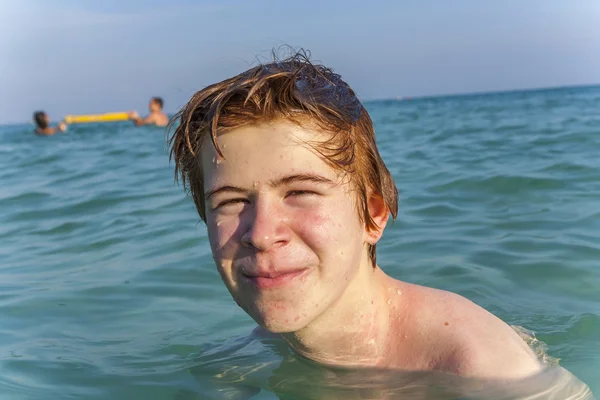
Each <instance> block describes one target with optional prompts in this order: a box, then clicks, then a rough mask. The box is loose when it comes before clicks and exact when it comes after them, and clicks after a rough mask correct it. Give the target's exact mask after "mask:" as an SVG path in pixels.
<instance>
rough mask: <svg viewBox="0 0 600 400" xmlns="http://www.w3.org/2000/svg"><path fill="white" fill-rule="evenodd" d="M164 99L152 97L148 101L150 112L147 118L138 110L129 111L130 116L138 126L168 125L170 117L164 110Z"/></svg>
mask: <svg viewBox="0 0 600 400" xmlns="http://www.w3.org/2000/svg"><path fill="white" fill-rule="evenodd" d="M163 105H164V102H163V99H162V98H161V97H152V98H151V99H150V102H149V103H148V111H149V112H150V114H148V115H147V116H146V118H142V117H140V115H139V114H138V113H137V112H136V111H131V112H130V113H129V118H130V119H132V120H133V123H134V124H135V125H136V126H141V125H156V126H167V123H168V122H169V117H167V114H165V113H164V112H163V110H162V109H163Z"/></svg>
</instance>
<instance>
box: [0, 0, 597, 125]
mask: <svg viewBox="0 0 600 400" xmlns="http://www.w3.org/2000/svg"><path fill="white" fill-rule="evenodd" d="M284 45H289V46H292V47H294V48H304V49H307V50H309V51H310V52H311V54H312V59H313V60H314V61H317V62H322V63H324V64H326V65H327V66H329V67H332V68H333V69H334V70H335V71H336V72H338V73H340V74H341V75H342V76H343V77H344V79H345V80H346V81H347V82H348V83H349V84H350V86H352V87H353V88H354V89H355V91H356V92H357V93H358V95H359V96H360V98H361V99H364V100H370V99H382V98H396V97H406V96H411V97H417V96H431V95H444V94H457V93H472V92H487V91H504V90H515V89H527V88H539V87H556V86H567V85H585V84H600V1H598V0H569V1H565V0H502V1H492V0H453V1H448V0H395V1H383V0H369V1H365V0H360V1H358V0H346V1H338V0H321V1H314V0H302V1H281V0H280V1H270V0H253V1H242V0H219V1H217V0H196V1H192V0H169V1H166V0H146V1H140V0H131V1H127V0H121V1H116V0H102V1H98V0H94V1H90V0H20V1H18V2H17V1H13V0H0V123H12V122H25V121H30V119H31V115H32V112H33V111H35V110H38V109H43V110H45V111H47V112H48V113H49V115H50V117H51V118H52V119H53V120H58V119H61V118H62V117H63V116H64V115H66V114H82V113H99V112H109V111H129V110H137V111H139V112H140V113H145V112H146V111H147V103H148V100H149V98H150V97H151V96H162V97H163V98H164V100H165V109H166V111H167V112H175V111H177V110H178V109H179V108H180V107H182V106H183V105H184V104H185V102H186V101H187V100H189V98H190V96H191V95H192V94H193V93H194V92H196V91H197V90H200V89H202V88H203V87H205V86H207V85H209V84H211V83H215V82H218V81H221V80H223V79H226V78H228V77H230V76H233V75H235V74H238V73H240V72H242V71H244V70H246V69H248V68H250V67H252V66H254V65H256V63H257V62H260V61H268V60H269V57H270V54H271V50H272V49H273V48H279V47H281V46H284Z"/></svg>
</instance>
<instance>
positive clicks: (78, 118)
mask: <svg viewBox="0 0 600 400" xmlns="http://www.w3.org/2000/svg"><path fill="white" fill-rule="evenodd" d="M128 119H129V115H128V113H126V112H111V113H104V114H88V115H67V116H65V122H66V123H67V124H85V123H88V122H113V121H126V120H128Z"/></svg>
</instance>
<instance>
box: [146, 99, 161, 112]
mask: <svg viewBox="0 0 600 400" xmlns="http://www.w3.org/2000/svg"><path fill="white" fill-rule="evenodd" d="M148 111H150V112H156V111H160V106H159V105H158V103H157V102H156V101H154V100H150V102H149V103H148Z"/></svg>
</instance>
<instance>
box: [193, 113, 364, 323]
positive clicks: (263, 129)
mask: <svg viewBox="0 0 600 400" xmlns="http://www.w3.org/2000/svg"><path fill="white" fill-rule="evenodd" d="M324 139H326V136H325V135H324V134H323V133H322V132H320V131H319V130H317V129H311V128H302V127H299V126H298V125H295V124H292V123H290V122H287V121H276V122H273V123H270V124H263V125H257V126H248V127H241V128H236V129H233V130H231V131H228V132H226V133H223V134H220V135H219V137H218V140H219V145H220V147H221V149H222V151H223V154H224V156H225V160H223V161H220V160H218V157H217V155H216V152H215V150H214V148H213V146H212V144H211V143H210V139H206V140H205V142H204V144H203V149H202V167H203V171H204V193H205V199H206V223H207V227H208V235H209V239H210V244H211V249H212V253H213V257H214V259H215V262H216V264H217V268H218V270H219V273H220V274H221V277H222V279H223V281H224V282H225V285H226V286H227V289H229V292H230V293H231V295H232V296H233V298H234V299H235V301H236V302H237V303H238V304H239V305H240V306H241V307H242V308H243V309H244V310H245V311H246V312H247V313H248V314H249V315H250V316H251V317H252V318H254V320H255V321H256V322H257V323H259V324H260V325H262V326H263V327H265V328H267V329H268V330H270V331H273V332H292V331H296V330H299V329H301V328H303V327H305V326H306V325H307V324H309V323H310V322H312V321H313V320H314V319H315V318H317V317H318V316H319V315H320V314H321V313H322V312H323V311H325V310H327V309H328V308H329V307H330V306H331V305H332V304H333V303H334V302H335V301H336V300H338V299H339V298H340V297H341V296H342V295H343V294H344V291H345V289H346V287H347V286H348V284H349V282H350V281H351V280H352V278H353V277H354V275H355V274H356V273H357V271H358V268H359V265H360V264H361V262H363V263H364V261H365V257H367V256H366V245H365V240H366V230H365V227H364V225H363V224H362V223H361V222H360V220H359V217H358V211H357V208H356V203H355V200H354V198H355V194H354V192H353V191H352V189H351V185H350V184H349V183H348V181H347V179H343V178H342V177H341V176H340V174H339V172H338V171H336V170H334V169H332V168H331V167H330V166H329V165H327V164H326V163H325V162H324V161H323V160H322V159H321V157H320V156H318V155H317V154H316V153H315V152H314V150H312V149H311V148H310V147H308V146H307V145H306V144H305V142H306V141H310V140H312V141H314V140H324ZM211 193H212V194H211ZM367 261H368V259H367ZM367 264H368V265H369V266H370V263H368V262H367Z"/></svg>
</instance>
